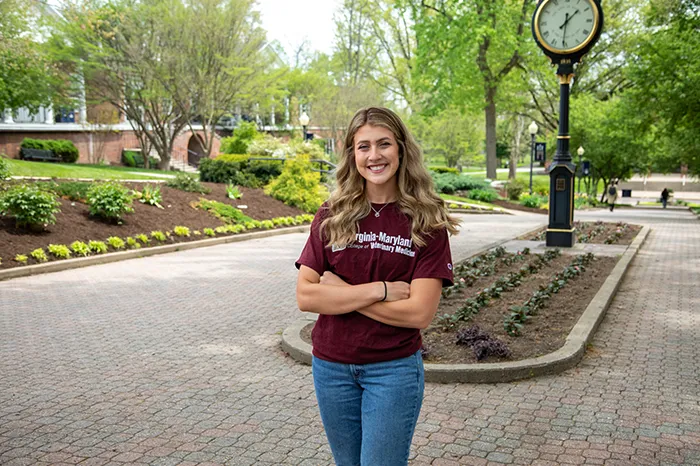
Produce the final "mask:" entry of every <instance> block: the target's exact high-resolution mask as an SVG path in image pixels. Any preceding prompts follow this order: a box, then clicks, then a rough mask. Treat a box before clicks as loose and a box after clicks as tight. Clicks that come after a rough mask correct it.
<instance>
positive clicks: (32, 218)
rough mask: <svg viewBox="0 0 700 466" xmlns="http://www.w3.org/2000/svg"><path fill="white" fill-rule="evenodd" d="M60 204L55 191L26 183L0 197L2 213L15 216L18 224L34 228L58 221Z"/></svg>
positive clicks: (40, 227)
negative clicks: (43, 189)
mask: <svg viewBox="0 0 700 466" xmlns="http://www.w3.org/2000/svg"><path fill="white" fill-rule="evenodd" d="M60 206H61V204H60V203H59V202H58V200H56V196H55V195H54V194H53V193H50V192H46V191H42V190H40V189H39V188H38V187H36V186H28V185H24V184H23V185H19V186H15V187H13V188H10V189H9V190H8V191H7V192H5V194H3V195H2V197H0V213H4V214H7V215H9V216H11V217H14V218H15V222H16V223H17V226H27V227H30V228H32V229H42V228H43V227H44V225H47V224H53V223H56V216H55V214H57V213H58V212H60V208H59V207H60Z"/></svg>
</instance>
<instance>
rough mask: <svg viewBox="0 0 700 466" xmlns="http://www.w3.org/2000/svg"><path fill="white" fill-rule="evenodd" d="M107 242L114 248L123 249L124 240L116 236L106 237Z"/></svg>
mask: <svg viewBox="0 0 700 466" xmlns="http://www.w3.org/2000/svg"><path fill="white" fill-rule="evenodd" d="M107 244H109V245H110V246H112V247H113V248H114V249H124V246H125V243H124V240H123V239H121V238H120V237H118V236H110V237H109V238H107Z"/></svg>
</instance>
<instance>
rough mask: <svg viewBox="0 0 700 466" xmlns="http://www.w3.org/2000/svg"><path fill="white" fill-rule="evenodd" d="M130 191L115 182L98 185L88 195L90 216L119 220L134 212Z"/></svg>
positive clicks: (91, 188) (92, 187)
mask: <svg viewBox="0 0 700 466" xmlns="http://www.w3.org/2000/svg"><path fill="white" fill-rule="evenodd" d="M131 201H132V197H131V194H130V193H129V189H128V188H127V187H126V186H124V185H122V184H119V183H117V182H115V181H108V182H105V183H96V184H94V185H92V186H91V187H90V189H89V190H88V193H87V202H88V205H89V206H90V215H94V216H95V217H101V218H105V219H119V218H121V216H122V215H124V214H125V213H129V212H133V211H134V209H133V207H132V206H131Z"/></svg>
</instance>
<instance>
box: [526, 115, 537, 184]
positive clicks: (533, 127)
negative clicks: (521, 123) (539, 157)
mask: <svg viewBox="0 0 700 466" xmlns="http://www.w3.org/2000/svg"><path fill="white" fill-rule="evenodd" d="M538 129H539V128H538V127H537V123H535V122H534V121H533V122H532V123H530V126H528V128H527V130H528V131H529V132H530V195H532V160H533V159H534V157H535V136H537V130H538Z"/></svg>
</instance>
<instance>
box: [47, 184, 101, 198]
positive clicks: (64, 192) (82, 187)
mask: <svg viewBox="0 0 700 466" xmlns="http://www.w3.org/2000/svg"><path fill="white" fill-rule="evenodd" d="M91 186H92V184H91V183H86V182H83V181H63V182H61V183H51V184H50V185H49V186H47V188H46V190H47V191H52V192H54V193H56V194H57V195H58V196H60V197H62V198H63V199H68V200H69V201H78V202H85V200H86V199H87V193H88V191H89V190H90V187H91Z"/></svg>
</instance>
